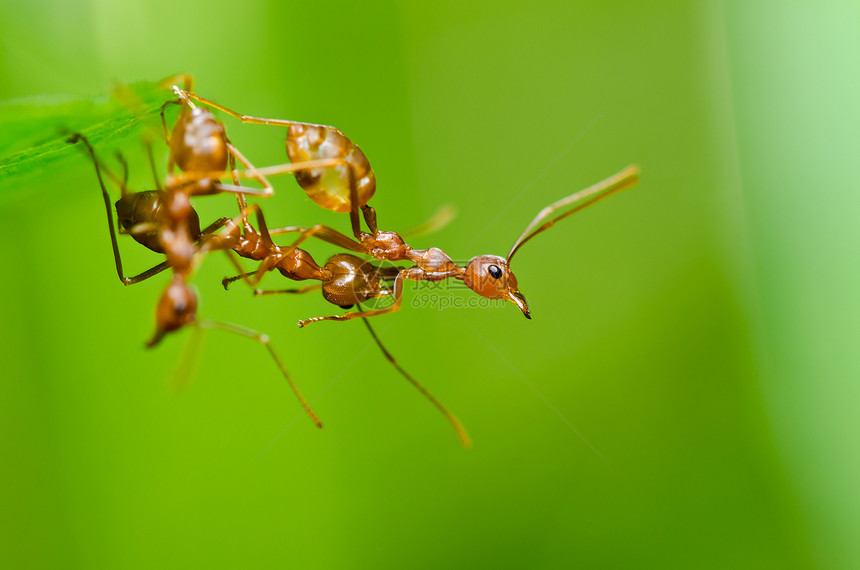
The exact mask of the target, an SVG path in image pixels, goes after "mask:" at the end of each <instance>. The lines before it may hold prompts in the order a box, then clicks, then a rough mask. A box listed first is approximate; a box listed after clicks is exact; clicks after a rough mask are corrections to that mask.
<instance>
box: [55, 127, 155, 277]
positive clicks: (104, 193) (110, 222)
mask: <svg viewBox="0 0 860 570" xmlns="http://www.w3.org/2000/svg"><path fill="white" fill-rule="evenodd" d="M78 141H80V142H82V143H84V146H85V147H86V148H87V151H88V152H89V155H90V158H92V161H93V166H94V167H95V169H96V178H98V181H99V186H100V187H101V190H102V198H104V203H105V210H106V211H107V219H108V229H109V230H110V243H111V247H112V248H113V258H114V262H115V263H116V274H117V276H119V280H120V281H122V282H123V284H124V285H132V284H134V283H139V282H140V281H143V280H144V279H149V278H150V277H152V276H153V275H156V274H158V273H160V272H162V271H164V270H165V269H167V267H168V265H167V262H164V263H160V264H158V265H156V266H155V267H152V268H151V269H147V270H146V271H144V272H143V273H140V274H138V275H135V276H134V277H126V276H125V275H124V273H123V270H122V258H121V257H120V253H119V244H118V243H117V240H116V230H115V229H114V224H113V212H112V211H111V202H110V196H109V195H108V191H107V188H105V183H104V179H103V178H102V171H101V168H99V161H98V159H97V158H96V153H95V150H93V147H92V145H91V144H90V141H88V140H87V139H86V137H84V135H82V134H80V133H76V134H74V135H72V136H71V137H69V138H68V139H67V142H69V143H70V144H75V143H77V142H78Z"/></svg>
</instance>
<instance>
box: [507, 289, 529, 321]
mask: <svg viewBox="0 0 860 570" xmlns="http://www.w3.org/2000/svg"><path fill="white" fill-rule="evenodd" d="M508 299H510V300H511V301H513V302H514V303H515V304H516V306H517V307H519V308H520V310H521V311H522V312H523V315H525V317H526V318H527V319H531V318H532V316H531V312H530V311H529V303H528V301H526V298H525V296H524V295H523V294H522V293H520V292H519V291H508Z"/></svg>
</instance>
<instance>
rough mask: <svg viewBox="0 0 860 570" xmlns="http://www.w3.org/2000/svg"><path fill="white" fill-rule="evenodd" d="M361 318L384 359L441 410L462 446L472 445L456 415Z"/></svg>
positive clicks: (365, 320) (467, 447) (368, 323)
mask: <svg viewBox="0 0 860 570" xmlns="http://www.w3.org/2000/svg"><path fill="white" fill-rule="evenodd" d="M359 308H361V307H360V306H359ZM361 320H362V321H363V322H364V324H365V326H367V330H368V332H370V336H371V337H373V341H374V342H375V343H376V346H378V347H379V350H381V351H382V355H383V356H384V357H385V358H386V360H388V362H390V363H391V365H392V366H394V368H396V369H397V371H398V372H400V375H401V376H403V377H404V378H406V380H407V381H408V382H409V383H410V384H412V385H413V386H415V388H416V389H417V390H418V391H419V392H421V394H422V395H423V396H424V397H425V398H427V399H428V400H430V403H431V404H433V405H434V406H436V409H437V410H439V411H440V412H442V414H443V415H444V416H445V418H446V419H447V420H448V422H449V423H450V424H451V426H453V428H454V431H456V432H457V437H459V438H460V442H461V443H462V444H463V447H465V448H466V449H469V448H470V447H472V440H471V439H470V438H469V434H468V433H466V428H464V427H463V424H461V423H460V420H459V419H457V416H455V415H454V414H453V413H452V412H451V411H450V410H449V409H448V408H446V407H445V405H444V404H443V403H442V402H440V401H439V400H437V399H436V397H435V396H434V395H433V394H431V393H430V391H429V390H428V389H427V388H425V387H424V385H423V384H421V383H420V382H419V381H418V380H416V379H415V378H414V377H413V376H412V375H411V374H409V373H408V372H407V371H406V370H405V369H404V368H403V367H402V366H400V364H398V363H397V360H395V358H394V355H392V354H391V353H390V352H388V349H387V348H385V345H384V344H382V341H381V340H379V337H378V336H376V331H374V330H373V327H372V326H370V321H368V320H367V319H365V318H362V319H361Z"/></svg>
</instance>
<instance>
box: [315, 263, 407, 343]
mask: <svg viewBox="0 0 860 570" xmlns="http://www.w3.org/2000/svg"><path fill="white" fill-rule="evenodd" d="M413 269H417V268H410V269H403V270H402V271H400V272H399V273H398V274H397V277H396V278H395V279H394V293H393V295H394V303H392V304H391V306H389V307H386V308H384V309H374V310H371V311H354V312H351V313H345V314H343V315H328V316H325V317H311V318H309V319H305V320H300V321H299V327H300V328H303V327H306V326H308V325H309V324H311V323H316V322H318V321H348V320H350V319H358V318H366V317H375V316H377V315H384V314H385V313H393V312H395V311H399V310H400V303H401V301H402V300H403V279H404V278H406V279H414V276H413V277H410V276H412V275H414V274H413V273H411V272H412V270H413ZM419 271H420V270H419Z"/></svg>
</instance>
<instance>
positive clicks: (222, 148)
mask: <svg viewBox="0 0 860 570" xmlns="http://www.w3.org/2000/svg"><path fill="white" fill-rule="evenodd" d="M170 152H171V156H172V158H173V160H174V161H175V162H176V165H177V166H178V167H179V168H180V170H182V171H183V172H222V171H224V170H226V169H227V156H228V154H229V151H228V149H227V134H226V132H225V131H224V125H222V124H221V123H220V122H219V121H218V120H216V119H215V116H214V115H213V114H212V113H211V112H210V111H208V110H207V109H204V108H202V107H195V108H194V109H188V108H185V109H183V110H182V113H181V114H180V115H179V120H178V121H176V126H175V127H174V128H173V134H172V135H171V136H170Z"/></svg>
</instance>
